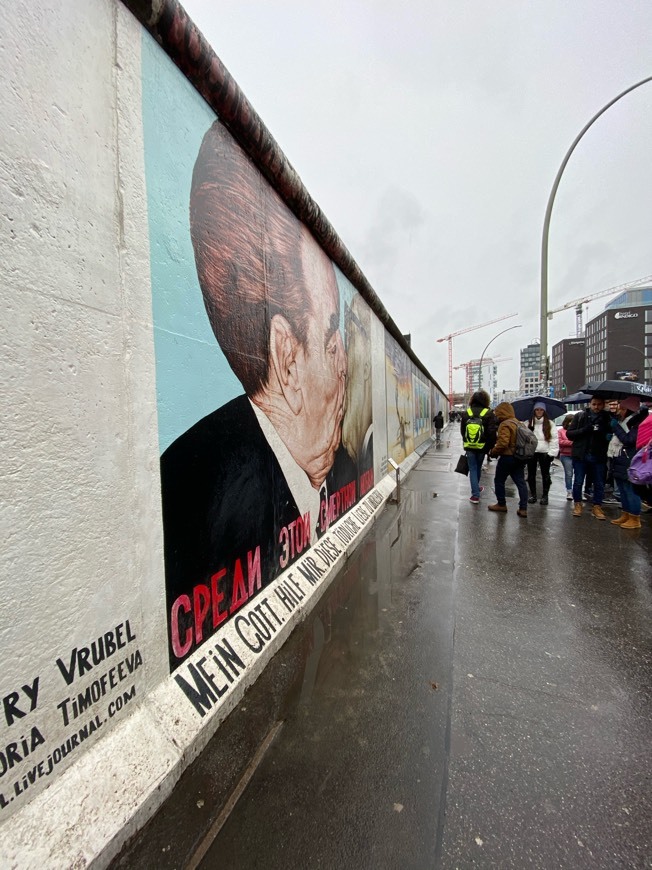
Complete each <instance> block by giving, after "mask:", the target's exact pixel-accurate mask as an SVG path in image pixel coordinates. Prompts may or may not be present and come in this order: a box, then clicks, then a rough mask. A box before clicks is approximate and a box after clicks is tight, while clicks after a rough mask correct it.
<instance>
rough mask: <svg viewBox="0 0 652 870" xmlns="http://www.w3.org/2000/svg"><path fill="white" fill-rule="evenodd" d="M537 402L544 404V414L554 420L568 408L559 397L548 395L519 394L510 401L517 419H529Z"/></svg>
mask: <svg viewBox="0 0 652 870" xmlns="http://www.w3.org/2000/svg"><path fill="white" fill-rule="evenodd" d="M537 402H543V404H544V405H545V406H546V414H547V415H548V416H549V417H550V418H551V419H552V420H554V419H555V417H560V416H561V415H562V414H565V413H566V411H567V410H568V408H567V407H566V405H565V404H564V403H563V402H560V401H559V399H551V398H550V396H520V397H519V398H518V399H514V401H513V402H512V403H511V405H512V408H513V409H514V414H515V415H516V419H517V420H529V419H530V417H531V416H532V414H533V413H534V406H535V405H536V403H537Z"/></svg>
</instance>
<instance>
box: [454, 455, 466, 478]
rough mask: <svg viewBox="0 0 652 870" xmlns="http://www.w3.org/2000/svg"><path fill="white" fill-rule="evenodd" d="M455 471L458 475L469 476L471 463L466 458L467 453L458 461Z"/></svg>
mask: <svg viewBox="0 0 652 870" xmlns="http://www.w3.org/2000/svg"><path fill="white" fill-rule="evenodd" d="M455 471H456V472H457V473H458V474H468V473H469V461H468V459H467V458H466V453H463V454H462V455H461V456H460V458H459V459H458V460H457V465H456V466H455Z"/></svg>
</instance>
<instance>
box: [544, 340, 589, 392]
mask: <svg viewBox="0 0 652 870" xmlns="http://www.w3.org/2000/svg"><path fill="white" fill-rule="evenodd" d="M585 346H586V340H585V339H584V338H564V339H562V340H561V341H559V342H557V344H555V345H553V347H552V365H551V371H550V382H551V386H552V389H553V395H554V396H556V397H557V398H558V399H563V397H564V396H570V395H571V393H576V392H577V391H578V390H579V388H580V387H581V386H582V384H584V383H585V381H586V373H585V369H584V366H585Z"/></svg>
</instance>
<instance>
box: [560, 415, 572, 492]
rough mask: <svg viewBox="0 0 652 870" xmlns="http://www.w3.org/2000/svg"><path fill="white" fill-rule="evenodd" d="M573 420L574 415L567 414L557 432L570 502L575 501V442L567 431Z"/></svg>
mask: <svg viewBox="0 0 652 870" xmlns="http://www.w3.org/2000/svg"><path fill="white" fill-rule="evenodd" d="M572 419H573V414H567V415H566V416H565V417H564V422H563V423H562V424H561V426H560V427H559V429H558V431H557V436H558V438H559V460H560V462H561V464H562V465H563V467H564V483H565V484H566V499H567V500H568V501H573V457H572V456H571V448H572V447H573V442H572V441H571V440H570V438H569V437H568V435H567V434H566V430H567V429H568V427H569V426H570V423H571V421H572Z"/></svg>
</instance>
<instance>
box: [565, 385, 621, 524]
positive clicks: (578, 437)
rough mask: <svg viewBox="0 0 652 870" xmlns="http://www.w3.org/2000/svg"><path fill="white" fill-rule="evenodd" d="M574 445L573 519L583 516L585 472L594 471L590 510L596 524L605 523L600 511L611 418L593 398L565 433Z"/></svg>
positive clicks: (602, 404)
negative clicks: (600, 521)
mask: <svg viewBox="0 0 652 870" xmlns="http://www.w3.org/2000/svg"><path fill="white" fill-rule="evenodd" d="M566 434H567V435H568V438H569V440H570V441H572V442H573V447H572V451H571V456H572V457H573V475H574V480H573V501H574V503H575V504H574V507H573V516H574V517H581V516H582V486H583V484H584V477H585V476H586V472H587V470H588V469H592V470H593V509H592V511H591V513H592V515H593V516H594V517H595V519H596V520H606V519H607V517H606V516H605V513H604V511H603V510H602V499H603V498H604V481H605V475H606V469H607V447H608V445H609V441H610V437H611V417H610V416H609V414H607V412H606V411H605V410H604V399H600V398H598V397H597V396H593V398H592V399H591V402H590V404H589V407H588V408H587V409H586V410H585V411H580V413H579V414H576V415H575V417H574V418H573V419H572V421H571V423H570V426H569V427H568V429H567V430H566Z"/></svg>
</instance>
